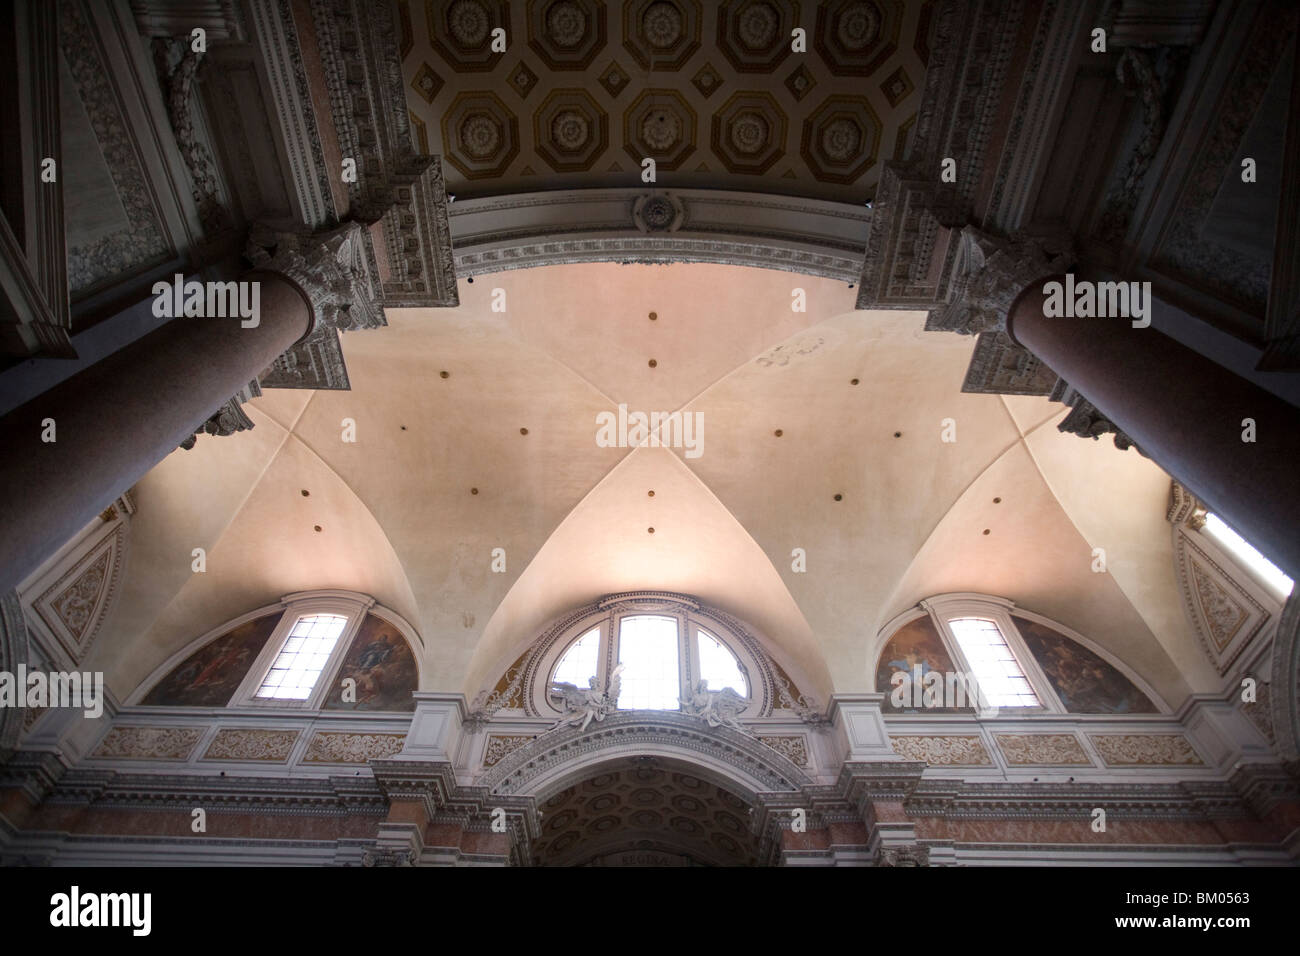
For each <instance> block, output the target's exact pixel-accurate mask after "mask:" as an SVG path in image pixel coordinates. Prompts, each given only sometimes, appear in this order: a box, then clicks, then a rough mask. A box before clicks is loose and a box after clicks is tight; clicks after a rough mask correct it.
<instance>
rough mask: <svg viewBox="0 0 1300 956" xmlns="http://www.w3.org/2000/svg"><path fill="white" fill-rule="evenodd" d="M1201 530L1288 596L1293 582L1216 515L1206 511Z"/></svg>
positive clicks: (1263, 579) (1267, 583)
mask: <svg viewBox="0 0 1300 956" xmlns="http://www.w3.org/2000/svg"><path fill="white" fill-rule="evenodd" d="M1201 530H1202V531H1203V532H1205V533H1206V534H1208V535H1209V536H1210V537H1211V538H1213V539H1214V540H1215V541H1216V542H1218V544H1219V546H1220V547H1222V548H1223V549H1224V550H1225V551H1227V552H1228V553H1229V554H1231V555H1232V556H1233V557H1234V558H1235V559H1236V560H1237V561H1238V562H1240V563H1241V564H1242V565H1243V566H1244V567H1246V568H1247V569H1248V570H1249V571H1250V572H1251V573H1252V574H1254V575H1255V577H1257V578H1259V579H1260V580H1261V581H1262V582H1263V583H1264V584H1266V585H1267V586H1268V587H1270V588H1272V589H1273V590H1274V591H1276V592H1277V593H1278V594H1279V595H1280V596H1281V597H1282V598H1284V599H1285V598H1286V597H1288V596H1290V594H1291V589H1292V588H1293V587H1295V582H1294V581H1292V580H1291V579H1290V578H1289V577H1287V575H1286V573H1285V572H1284V571H1283V570H1282V569H1281V568H1279V567H1278V566H1277V565H1276V564H1274V563H1273V562H1272V561H1270V560H1269V559H1268V558H1266V557H1264V555H1262V554H1261V553H1260V552H1259V550H1258V549H1257V548H1256V547H1255V546H1254V545H1252V544H1251V543H1250V542H1249V541H1247V540H1246V539H1245V538H1243V537H1242V536H1241V535H1239V534H1237V532H1235V531H1233V530H1232V528H1230V527H1228V525H1227V523H1226V522H1225V521H1224V520H1223V519H1222V518H1220V517H1219V516H1218V515H1216V514H1214V513H1213V512H1206V515H1205V524H1204V525H1203V526H1202V528H1201Z"/></svg>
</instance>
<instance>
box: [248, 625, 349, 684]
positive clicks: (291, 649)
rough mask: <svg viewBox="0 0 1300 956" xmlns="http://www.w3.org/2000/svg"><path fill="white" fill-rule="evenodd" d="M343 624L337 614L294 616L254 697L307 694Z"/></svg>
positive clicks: (332, 648)
mask: <svg viewBox="0 0 1300 956" xmlns="http://www.w3.org/2000/svg"><path fill="white" fill-rule="evenodd" d="M347 623H348V619H347V618H346V617H341V616H339V615H338V614H309V615H307V616H305V617H300V618H298V620H297V621H295V622H294V625H293V627H292V628H291V629H290V631H289V638H288V640H286V641H285V642H284V646H283V647H281V648H280V653H279V655H278V656H277V657H276V659H275V663H273V664H272V665H271V669H270V670H269V671H268V672H267V674H266V677H265V678H264V679H263V680H262V686H261V687H260V688H258V691H257V696H258V697H270V698H276V699H282V700H306V699H307V698H308V697H310V696H311V691H312V688H313V687H315V686H316V681H317V680H319V679H320V674H321V671H322V670H323V669H324V667H325V662H326V661H328V660H329V657H330V653H331V652H332V651H333V650H334V645H335V644H336V643H338V639H339V635H340V634H342V633H343V628H344V626H346V624H347Z"/></svg>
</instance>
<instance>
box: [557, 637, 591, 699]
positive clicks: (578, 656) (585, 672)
mask: <svg viewBox="0 0 1300 956" xmlns="http://www.w3.org/2000/svg"><path fill="white" fill-rule="evenodd" d="M599 649H600V628H598V627H593V628H592V629H591V630H590V631H588V632H587V633H586V634H584V635H582V637H580V638H578V639H577V640H576V641H574V642H573V643H572V644H570V645H569V649H568V650H567V651H565V652H564V656H563V657H561V658H560V663H559V664H557V665H556V666H555V676H554V677H552V678H551V680H552V681H553V682H555V683H559V684H573V685H574V686H575V687H586V686H588V683H587V682H588V681H589V680H591V678H593V677H595V676H596V653H597V651H598V650H599Z"/></svg>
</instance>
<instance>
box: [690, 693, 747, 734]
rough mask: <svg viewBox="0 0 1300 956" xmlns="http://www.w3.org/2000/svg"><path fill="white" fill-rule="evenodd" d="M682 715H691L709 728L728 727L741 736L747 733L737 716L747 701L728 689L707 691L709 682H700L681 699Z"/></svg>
mask: <svg viewBox="0 0 1300 956" xmlns="http://www.w3.org/2000/svg"><path fill="white" fill-rule="evenodd" d="M681 704H682V713H686V714H693V715H694V716H696V717H698V718H700V719H701V720H702V721H704V722H705V723H706V724H708V725H709V726H710V727H730V728H731V729H732V730H739V731H740V732H741V733H742V734H747V733H749V731H748V730H746V729H745V727H744V725H743V724H741V722H740V719H739V716H740V714H741V713H742V712H743V711H744V710H745V708H746V707H748V706H749V701H747V700H745V698H743V697H741V696H740V695H739V694H737V693H736V692H735V691H734V690H732V689H731V688H730V687H724V688H723V689H722V690H709V682H708V681H707V680H701V681H700V682H699V683H698V684H696V685H695V690H694V691H692V692H691V693H690V694H689V695H688V696H686V697H683V698H682V699H681Z"/></svg>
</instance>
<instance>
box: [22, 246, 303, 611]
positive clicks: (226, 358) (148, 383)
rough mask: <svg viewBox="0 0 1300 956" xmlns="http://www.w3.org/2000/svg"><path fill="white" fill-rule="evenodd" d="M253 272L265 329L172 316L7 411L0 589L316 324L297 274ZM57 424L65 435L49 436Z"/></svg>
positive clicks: (249, 277) (235, 321)
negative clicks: (295, 279) (293, 276)
mask: <svg viewBox="0 0 1300 956" xmlns="http://www.w3.org/2000/svg"><path fill="white" fill-rule="evenodd" d="M248 280H256V281H258V282H259V283H260V297H261V302H260V321H259V322H258V324H257V326H256V327H254V328H243V327H242V325H241V320H240V319H239V318H238V317H235V318H194V317H191V318H177V319H173V320H172V321H171V322H168V323H167V324H166V325H164V326H162V327H161V328H158V329H155V330H154V331H153V332H151V333H149V334H148V335H145V336H143V337H141V338H139V339H137V340H136V341H135V342H132V343H131V344H130V345H128V346H126V347H125V348H123V349H121V350H120V351H118V352H115V353H113V354H112V355H110V356H108V357H107V358H105V359H104V360H103V361H101V362H99V363H97V364H95V365H93V366H91V367H90V368H87V369H85V370H84V371H82V372H80V373H78V374H77V375H74V376H73V377H72V378H70V379H67V380H66V381H64V382H62V383H60V384H59V385H57V386H55V387H54V388H52V389H50V390H49V391H47V392H45V393H44V394H42V395H39V396H37V397H36V398H34V399H32V400H31V401H29V402H28V403H27V404H25V405H23V406H21V407H19V408H17V409H15V410H13V411H12V412H10V413H9V414H8V415H6V416H4V418H3V419H0V448H3V449H4V454H3V456H0V486H3V488H4V489H5V493H4V495H3V497H2V498H0V529H3V533H0V593H3V592H5V591H8V590H9V589H11V588H13V587H15V586H17V585H18V583H19V582H20V581H21V580H22V579H23V578H24V577H25V576H26V575H28V574H29V573H31V572H32V571H33V570H35V569H36V567H37V566H38V565H39V564H40V562H41V561H42V560H44V559H45V558H46V557H48V556H49V555H50V554H51V553H53V552H54V551H55V549H57V548H58V547H59V546H60V545H61V544H63V542H64V541H66V540H68V539H69V538H71V537H72V536H73V535H74V534H76V533H77V532H78V531H79V530H81V528H82V527H83V526H85V524H86V523H87V522H88V521H90V520H91V519H92V518H94V517H95V515H97V514H99V513H100V512H101V511H102V510H103V509H104V508H105V507H106V506H107V505H108V504H109V503H110V502H112V501H113V499H114V498H116V497H117V496H118V495H120V494H122V492H124V491H126V490H127V489H128V488H130V487H131V485H133V484H134V483H135V482H136V481H138V480H139V479H140V477H141V476H142V475H144V473H145V472H147V471H148V470H149V469H150V468H152V467H153V466H154V465H156V464H157V463H158V462H160V461H162V459H163V458H165V457H166V456H167V455H168V454H170V453H171V452H173V451H175V450H176V447H177V446H178V445H179V444H180V443H181V442H182V441H184V440H185V439H187V438H188V437H190V435H192V434H193V432H194V429H195V426H196V424H198V423H201V422H202V421H203V420H204V419H205V418H206V417H207V416H209V415H211V414H212V412H213V410H214V409H217V408H219V407H221V405H222V404H223V403H225V402H226V401H228V400H229V399H230V396H231V395H233V394H235V393H236V392H238V391H239V390H240V389H241V388H245V387H246V386H247V385H248V383H249V381H250V380H251V379H254V378H256V377H257V376H258V375H259V374H260V373H261V372H262V371H264V370H265V369H266V368H267V367H268V366H269V365H270V364H271V363H272V362H274V361H275V360H276V359H277V358H278V357H279V356H280V355H281V353H283V352H284V351H285V350H286V349H287V348H289V347H290V346H292V345H293V344H294V343H295V342H296V341H297V340H298V339H300V338H302V337H303V336H305V335H306V334H307V333H308V331H309V330H310V329H311V327H312V309H311V305H310V302H309V300H308V298H307V297H306V295H304V293H303V291H302V290H301V289H300V288H299V287H298V286H297V285H296V284H295V283H293V282H291V281H289V280H287V279H285V278H284V277H283V276H280V275H278V274H276V273H273V272H257V273H250V274H249V275H247V276H246V277H245V281H248ZM50 421H52V422H53V425H52V426H50V425H49V424H48V423H49V422H50ZM51 427H52V428H53V437H54V439H55V440H54V441H45V440H43V437H42V436H43V435H45V434H46V433H47V431H48V429H49V428H51Z"/></svg>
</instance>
